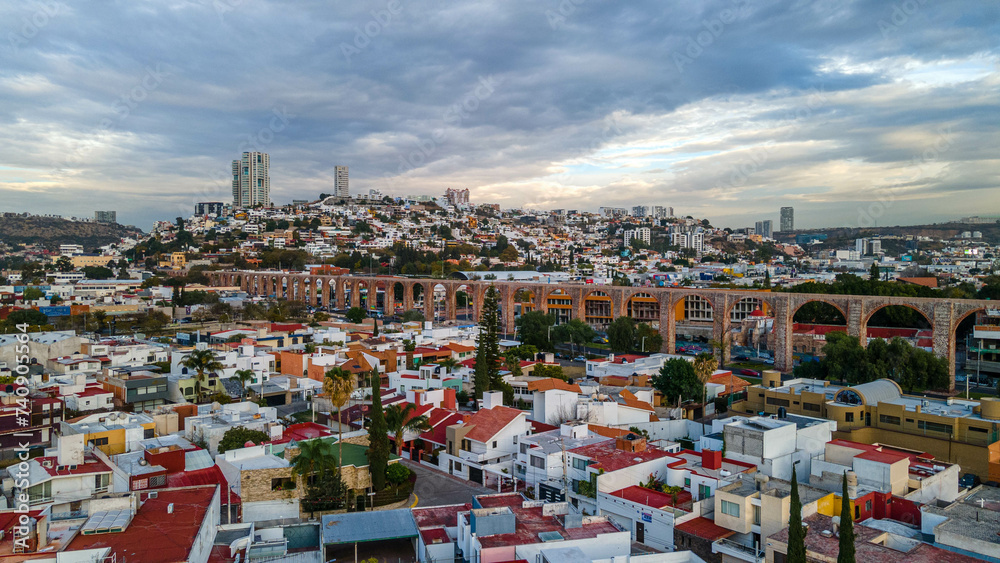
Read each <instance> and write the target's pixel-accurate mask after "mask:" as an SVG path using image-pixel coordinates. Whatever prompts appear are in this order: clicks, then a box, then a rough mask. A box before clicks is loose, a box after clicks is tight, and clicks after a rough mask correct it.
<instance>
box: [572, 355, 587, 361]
mask: <svg viewBox="0 0 1000 563" xmlns="http://www.w3.org/2000/svg"><path fill="white" fill-rule="evenodd" d="M573 361H574V362H586V361H587V358H585V357H584V356H577V357H575V358H573Z"/></svg>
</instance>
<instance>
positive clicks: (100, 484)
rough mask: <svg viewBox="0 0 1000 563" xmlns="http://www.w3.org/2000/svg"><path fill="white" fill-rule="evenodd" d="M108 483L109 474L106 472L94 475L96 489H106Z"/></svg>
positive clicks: (109, 479)
mask: <svg viewBox="0 0 1000 563" xmlns="http://www.w3.org/2000/svg"><path fill="white" fill-rule="evenodd" d="M109 483H111V475H108V474H107V473H101V474H100V475H94V489H96V490H98V491H106V490H107V489H108V484H109Z"/></svg>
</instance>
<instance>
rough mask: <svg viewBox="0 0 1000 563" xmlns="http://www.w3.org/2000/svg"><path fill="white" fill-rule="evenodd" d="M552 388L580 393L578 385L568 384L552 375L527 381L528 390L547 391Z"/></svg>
mask: <svg viewBox="0 0 1000 563" xmlns="http://www.w3.org/2000/svg"><path fill="white" fill-rule="evenodd" d="M552 389H560V390H562V391H571V392H573V393H582V391H580V386H579V385H577V384H576V383H574V384H572V385H570V384H569V383H567V382H565V381H563V380H561V379H556V378H554V377H547V378H545V379H536V380H535V381H529V382H528V391H549V390H552Z"/></svg>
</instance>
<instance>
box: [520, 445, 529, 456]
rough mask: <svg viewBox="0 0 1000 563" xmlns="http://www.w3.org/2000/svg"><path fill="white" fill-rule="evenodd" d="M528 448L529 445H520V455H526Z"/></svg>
mask: <svg viewBox="0 0 1000 563" xmlns="http://www.w3.org/2000/svg"><path fill="white" fill-rule="evenodd" d="M530 447H531V444H524V443H522V444H521V453H522V454H524V453H528V448H530Z"/></svg>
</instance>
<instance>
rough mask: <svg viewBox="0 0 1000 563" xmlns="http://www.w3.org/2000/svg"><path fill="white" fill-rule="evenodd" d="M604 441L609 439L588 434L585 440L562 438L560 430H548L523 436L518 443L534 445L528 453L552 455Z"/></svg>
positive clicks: (569, 437) (570, 437)
mask: <svg viewBox="0 0 1000 563" xmlns="http://www.w3.org/2000/svg"><path fill="white" fill-rule="evenodd" d="M606 440H611V438H607V437H604V436H599V435H597V434H589V435H588V436H587V437H586V438H573V437H572V436H563V435H562V434H561V431H560V430H549V431H548V432H540V433H538V434H532V435H531V436H525V437H523V438H521V439H520V443H522V444H533V445H534V447H532V448H529V449H528V453H531V452H536V453H538V452H541V453H545V454H553V453H556V452H558V451H562V450H563V449H566V450H572V449H574V448H581V447H583V446H589V445H591V444H598V443H601V442H604V441H606Z"/></svg>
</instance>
